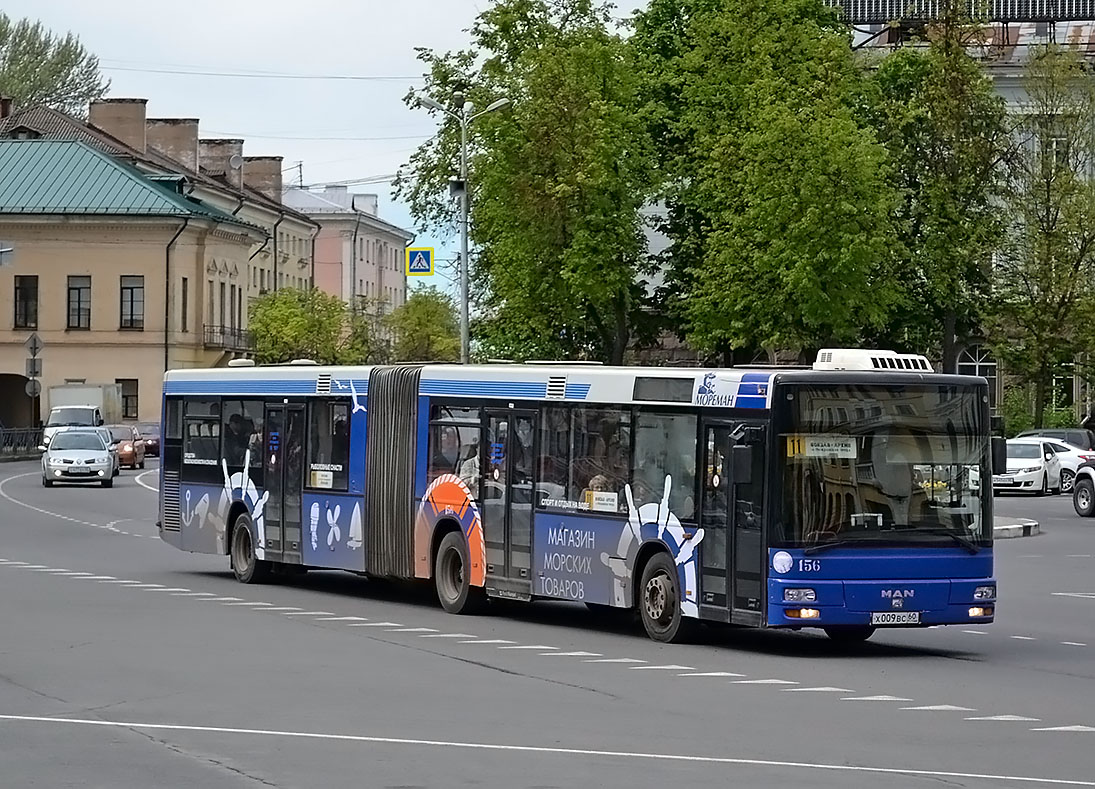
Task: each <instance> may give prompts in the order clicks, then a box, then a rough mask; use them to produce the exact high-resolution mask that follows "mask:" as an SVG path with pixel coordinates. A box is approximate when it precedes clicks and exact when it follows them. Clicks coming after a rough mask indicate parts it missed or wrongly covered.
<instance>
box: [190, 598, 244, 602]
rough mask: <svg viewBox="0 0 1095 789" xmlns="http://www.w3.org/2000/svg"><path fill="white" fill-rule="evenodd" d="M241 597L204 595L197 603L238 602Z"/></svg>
mask: <svg viewBox="0 0 1095 789" xmlns="http://www.w3.org/2000/svg"><path fill="white" fill-rule="evenodd" d="M242 599H243V598H241V597H204V598H202V599H201V600H199V601H198V602H199V603H234V602H239V601H240V600H242Z"/></svg>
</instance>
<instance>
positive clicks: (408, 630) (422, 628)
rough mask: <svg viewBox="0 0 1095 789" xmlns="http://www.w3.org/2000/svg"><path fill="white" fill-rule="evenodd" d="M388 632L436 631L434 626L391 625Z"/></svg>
mask: <svg viewBox="0 0 1095 789" xmlns="http://www.w3.org/2000/svg"><path fill="white" fill-rule="evenodd" d="M388 632H389V633H436V632H437V628H436V627H393V628H392V629H391V630H389V631H388Z"/></svg>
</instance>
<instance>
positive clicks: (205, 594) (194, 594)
mask: <svg viewBox="0 0 1095 789" xmlns="http://www.w3.org/2000/svg"><path fill="white" fill-rule="evenodd" d="M212 595H213V593H212V592H176V593H174V594H173V595H171V596H172V597H211V596H212Z"/></svg>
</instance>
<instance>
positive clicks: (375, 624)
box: [346, 622, 403, 627]
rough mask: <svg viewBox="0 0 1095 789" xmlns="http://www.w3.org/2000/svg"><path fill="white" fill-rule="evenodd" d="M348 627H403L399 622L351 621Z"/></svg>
mask: <svg viewBox="0 0 1095 789" xmlns="http://www.w3.org/2000/svg"><path fill="white" fill-rule="evenodd" d="M346 627H403V625H401V624H399V623H398V622H351V623H350V624H348V625H346Z"/></svg>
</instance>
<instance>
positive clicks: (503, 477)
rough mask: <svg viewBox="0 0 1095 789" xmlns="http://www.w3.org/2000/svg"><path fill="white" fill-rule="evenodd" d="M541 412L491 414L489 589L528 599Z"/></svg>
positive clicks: (486, 500)
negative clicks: (538, 424)
mask: <svg viewBox="0 0 1095 789" xmlns="http://www.w3.org/2000/svg"><path fill="white" fill-rule="evenodd" d="M537 433H538V431H537V429H536V412H535V411H522V410H515V409H504V410H503V409H489V410H488V411H487V441H486V442H484V443H485V445H484V447H483V450H482V451H483V455H484V457H483V458H482V459H481V461H480V462H481V464H482V467H483V468H485V469H486V470H487V473H486V474H485V475H483V504H484V507H483V534H484V536H485V538H486V543H487V582H486V586H487V591H488V592H489V593H490V594H493V595H498V596H501V597H511V598H515V599H521V600H528V599H529V598H530V597H531V594H532V507H533V500H534V494H535V489H534V486H533V483H534V479H533V469H534V465H535V464H534V459H535V457H536V447H535V441H536V436H537Z"/></svg>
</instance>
